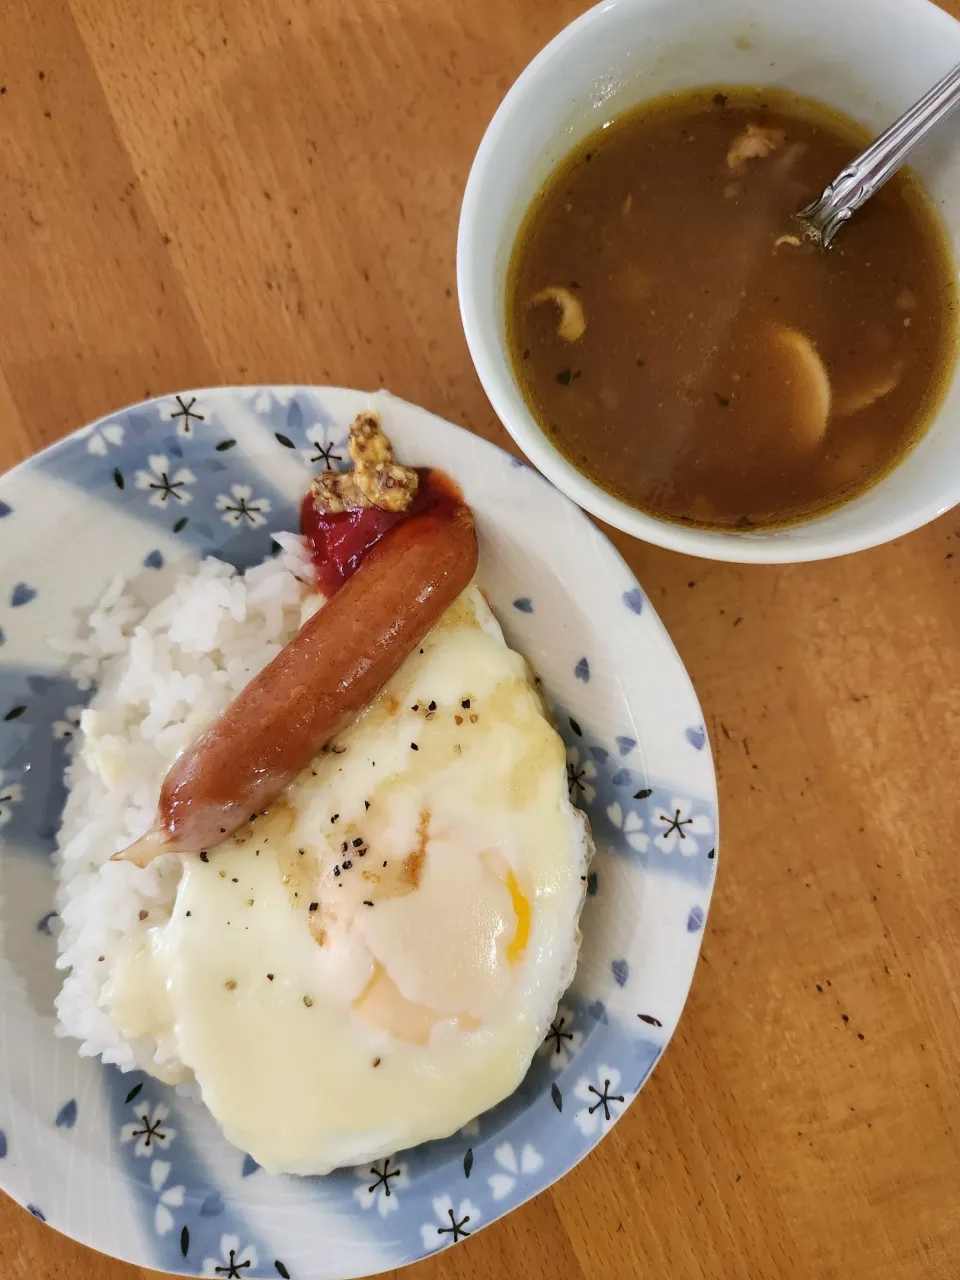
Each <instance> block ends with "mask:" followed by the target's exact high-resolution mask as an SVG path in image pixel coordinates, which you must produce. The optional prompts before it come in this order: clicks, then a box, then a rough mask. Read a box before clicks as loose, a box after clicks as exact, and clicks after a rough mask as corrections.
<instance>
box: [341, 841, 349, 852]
mask: <svg viewBox="0 0 960 1280" xmlns="http://www.w3.org/2000/svg"><path fill="white" fill-rule="evenodd" d="M349 847H350V846H349V845H348V844H347V842H346V840H344V842H343V844H342V845H341V846H340V852H341V853H346V852H347V850H348V849H349Z"/></svg>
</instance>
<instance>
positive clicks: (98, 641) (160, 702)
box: [51, 533, 319, 1070]
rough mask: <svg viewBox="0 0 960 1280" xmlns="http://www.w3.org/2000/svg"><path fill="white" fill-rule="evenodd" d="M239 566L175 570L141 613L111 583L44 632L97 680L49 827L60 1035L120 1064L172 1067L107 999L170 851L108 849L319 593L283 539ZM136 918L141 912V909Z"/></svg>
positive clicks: (75, 669)
mask: <svg viewBox="0 0 960 1280" xmlns="http://www.w3.org/2000/svg"><path fill="white" fill-rule="evenodd" d="M274 538H275V541H276V542H277V543H279V545H280V547H281V554H280V555H279V556H277V557H276V558H271V559H267V560H266V561H264V563H263V564H260V565H257V566H256V567H255V568H252V569H248V570H247V572H246V573H244V574H239V573H237V572H236V570H235V569H233V568H232V566H230V565H227V564H224V563H223V562H222V561H220V560H216V559H213V558H209V559H206V560H204V561H202V562H201V563H200V564H199V565H198V566H197V567H196V568H194V569H191V570H190V571H189V572H184V573H181V574H179V576H177V577H176V578H175V580H174V581H173V587H172V590H171V591H170V593H169V594H168V595H166V596H165V597H164V598H163V599H162V600H160V602H159V603H158V604H156V605H154V606H153V607H152V608H151V607H148V604H147V603H146V602H145V601H144V600H143V599H138V598H137V595H136V594H135V593H134V591H133V590H132V589H131V588H130V587H129V586H128V585H127V584H126V583H125V582H124V580H123V579H122V578H115V579H114V581H113V582H112V583H111V584H110V586H109V587H108V588H107V590H106V591H105V592H104V594H103V596H102V597H101V598H100V600H99V601H98V603H97V605H96V607H95V608H94V609H93V610H92V612H91V613H90V615H89V616H88V617H87V618H85V619H83V621H82V624H81V626H80V629H79V630H78V633H77V634H76V635H74V636H72V637H70V638H69V639H66V640H62V641H53V642H51V643H52V644H53V647H54V648H55V649H57V650H58V652H60V653H62V654H64V655H65V656H66V659H67V661H68V663H69V668H70V673H71V675H72V676H73V677H74V678H75V679H76V680H77V681H78V682H79V683H80V685H81V688H90V687H91V686H92V685H94V686H96V692H95V693H94V696H93V698H92V700H91V701H90V704H89V706H88V707H87V708H86V710H85V711H84V712H83V714H82V717H81V721H80V731H79V732H78V733H76V734H75V735H74V738H73V741H72V743H71V753H72V756H71V762H70V764H69V765H68V767H67V771H66V781H67V786H68V789H69V796H68V799H67V803H66V806H65V808H64V813H63V821H62V825H61V827H60V832H59V836H58V842H57V843H58V851H57V866H58V876H59V889H58V902H57V906H58V910H59V912H60V919H61V931H60V936H59V952H60V955H59V959H58V961H57V965H58V967H59V968H61V969H66V970H68V971H69V972H68V973H67V976H66V978H65V979H64V983H63V989H62V991H61V992H60V995H59V996H58V997H57V1002H56V1004H57V1011H58V1013H59V1018H60V1023H59V1026H58V1034H61V1035H69V1036H74V1037H76V1038H77V1039H78V1040H80V1041H81V1047H80V1053H81V1054H82V1055H84V1056H95V1055H100V1056H102V1057H103V1059H104V1061H106V1062H113V1063H116V1064H117V1065H118V1066H120V1067H122V1068H124V1069H125V1070H129V1069H131V1068H133V1067H142V1068H145V1069H148V1070H149V1069H151V1068H153V1069H155V1068H156V1067H157V1066H161V1067H162V1066H164V1065H166V1066H167V1067H168V1068H169V1067H171V1066H175V1061H174V1054H173V1050H172V1046H167V1045H162V1044H157V1043H156V1042H154V1041H153V1040H151V1039H147V1038H145V1039H142V1040H138V1041H134V1042H129V1041H126V1040H124V1039H123V1038H122V1037H121V1035H120V1033H119V1031H118V1030H117V1028H116V1026H115V1024H114V1022H113V1020H112V1018H111V1016H110V1013H109V1010H108V1009H107V1008H106V1001H105V996H106V990H105V989H106V988H107V984H108V979H109V975H110V972H111V970H112V969H113V967H114V963H115V961H116V958H117V956H118V955H119V954H120V952H121V951H124V950H127V949H128V948H131V947H132V948H134V949H136V948H137V947H138V946H139V945H140V943H141V942H142V941H143V940H144V939H145V938H146V934H147V930H148V929H149V928H150V927H151V926H152V925H156V924H158V923H160V922H161V921H163V920H164V919H166V918H168V916H169V911H170V907H171V905H172V903H173V900H174V897H175V895H176V889H177V882H178V880H179V875H180V864H179V860H178V859H177V858H175V857H162V858H158V859H157V860H155V861H154V862H153V863H152V864H151V865H150V866H148V867H146V868H144V869H141V868H139V867H135V866H133V865H132V864H131V863H127V862H110V861H109V859H110V855H111V854H112V853H114V852H116V851H117V850H118V849H121V848H123V847H125V846H126V845H127V844H129V843H130V842H131V841H132V840H135V839H136V838H137V837H138V836H140V835H142V834H143V832H144V831H146V830H147V829H148V828H149V827H150V826H151V824H152V822H153V818H154V814H155V811H156V805H157V798H158V795H159V791H160V785H161V783H162V781H163V778H164V776H165V774H166V772H167V770H168V768H169V767H170V764H171V763H172V762H173V760H174V758H175V756H176V755H177V754H178V753H179V752H180V751H182V750H183V748H184V747H186V746H187V745H188V744H189V743H190V742H192V741H193V739H194V738H195V737H196V736H197V735H198V734H199V733H200V732H202V731H203V730H204V729H205V728H206V727H207V726H208V725H209V724H211V723H212V721H213V720H214V719H215V718H216V717H217V715H219V713H220V712H221V711H222V710H223V709H224V707H226V706H227V705H228V703H229V702H230V701H231V700H232V699H233V698H234V697H235V696H236V694H237V693H238V692H239V691H240V690H241V689H242V688H243V686H244V685H245V684H247V682H248V681H249V680H251V679H252V678H253V676H255V675H256V674H257V672H259V671H260V670H262V668H263V667H265V666H266V665H267V663H268V662H270V661H271V659H272V658H274V657H275V656H276V654H277V653H279V651H280V649H281V648H282V646H283V645H284V644H286V642H287V641H288V640H289V639H290V638H291V636H293V635H294V634H295V632H296V631H297V629H298V627H299V626H300V625H301V621H302V620H303V618H305V617H306V616H307V615H308V614H309V613H311V612H313V611H314V609H315V608H316V606H317V604H318V603H319V597H318V596H317V595H316V593H315V592H313V591H311V590H310V587H309V585H308V584H311V583H312V577H313V575H312V570H311V567H310V561H309V556H308V554H307V552H306V550H305V548H304V546H303V543H302V542H301V539H300V538H298V537H297V536H296V535H294V534H284V533H280V534H275V535H274ZM142 912H146V915H145V916H144V917H143V918H141V913H142Z"/></svg>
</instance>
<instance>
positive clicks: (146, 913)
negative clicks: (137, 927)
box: [139, 911, 150, 920]
mask: <svg viewBox="0 0 960 1280" xmlns="http://www.w3.org/2000/svg"><path fill="white" fill-rule="evenodd" d="M149 914H150V912H149V911H141V912H139V918H140V919H141V920H146V918H147V916H148V915H149Z"/></svg>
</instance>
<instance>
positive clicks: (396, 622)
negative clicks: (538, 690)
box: [114, 502, 477, 866]
mask: <svg viewBox="0 0 960 1280" xmlns="http://www.w3.org/2000/svg"><path fill="white" fill-rule="evenodd" d="M476 567H477V537H476V530H475V528H474V521H473V515H472V513H471V511H470V509H469V507H467V506H466V505H465V504H464V503H463V502H455V503H450V504H449V505H446V506H443V505H441V506H436V507H431V508H428V509H427V510H425V511H422V512H420V513H418V514H416V515H411V516H410V517H408V518H407V519H405V520H403V521H401V523H399V524H397V525H396V526H395V527H394V528H392V529H391V530H390V531H389V532H388V533H387V534H386V535H385V536H384V537H383V538H382V539H381V540H380V541H379V542H378V543H377V544H376V546H375V547H373V549H372V550H371V551H370V552H369V553H368V554H367V555H366V557H365V558H364V560H363V562H362V563H361V565H360V567H359V569H358V570H357V571H356V573H355V574H354V575H353V576H352V577H351V578H349V579H348V581H347V582H346V583H345V584H344V585H343V586H342V587H341V588H340V590H339V591H338V592H337V593H336V595H334V596H332V597H331V599H330V600H329V601H328V602H327V603H326V604H325V605H324V607H323V608H322V609H321V610H320V611H319V612H318V613H316V614H314V616H313V617H312V618H311V619H310V620H309V621H308V622H306V623H305V624H304V625H303V626H302V627H301V628H300V630H299V631H298V632H297V634H296V635H295V636H294V638H293V639H292V640H291V641H290V642H289V644H287V645H286V646H285V647H284V648H283V649H282V650H281V652H280V653H279V654H278V655H277V656H276V658H274V660H273V662H271V663H270V664H269V666H267V667H265V668H264V670H263V671H261V673H260V674H259V675H258V676H256V677H255V679H253V680H252V681H251V682H250V684H248V685H247V687H246V688H245V689H243V690H242V692H241V693H240V694H238V696H237V697H236V698H235V699H234V701H233V702H232V703H231V704H230V706H229V707H227V709H226V710H225V711H224V712H223V713H222V714H221V715H220V717H219V718H218V719H217V720H216V721H215V722H214V724H212V725H211V727H210V728H209V729H208V730H207V731H206V733H204V734H203V735H202V736H201V737H200V738H198V739H197V741H196V742H194V743H193V744H192V745H191V746H190V747H188V748H187V749H186V750H185V751H184V752H183V753H182V754H181V755H180V756H178V758H177V759H176V760H175V761H174V763H173V765H172V766H171V768H170V771H169V773H168V774H167V776H166V778H165V779H164V783H163V786H162V788H161V791H160V802H159V805H158V808H157V817H156V821H155V823H154V825H153V827H152V828H151V830H150V831H148V832H147V834H146V835H145V836H143V837H142V838H141V839H140V840H137V841H136V842H135V843H134V844H132V845H130V846H129V848H127V849H124V850H122V851H121V852H120V853H116V854H114V858H116V859H123V860H127V861H130V862H134V863H136V864H137V865H138V866H146V864H147V863H148V862H150V861H151V860H152V859H153V858H155V857H158V856H159V855H160V854H162V853H186V852H192V853H199V852H202V851H206V850H208V849H212V848H214V847H215V846H216V845H218V844H219V843H220V842H221V841H223V840H225V839H226V838H227V836H229V835H230V834H231V833H232V832H234V831H236V830H237V828H238V827H240V826H241V825H242V824H243V822H245V821H246V820H247V819H248V818H249V817H250V815H251V814H252V813H255V812H257V811H258V810H260V809H263V808H264V807H266V806H267V805H269V804H270V803H271V802H272V801H273V800H275V799H276V798H277V796H279V795H280V793H281V792H282V791H283V790H284V788H285V787H286V786H287V785H288V784H289V783H290V782H292V780H293V779H294V778H295V777H296V776H297V774H298V773H299V772H300V770H301V769H303V768H305V767H306V765H307V764H309V762H310V761H311V760H312V759H313V758H314V756H315V755H316V754H317V753H318V752H319V751H320V750H321V748H322V747H323V746H324V744H325V743H327V742H329V741H330V739H331V738H332V737H333V736H334V734H336V733H337V731H338V730H340V729H342V728H343V727H344V726H345V725H346V724H349V723H350V721H352V720H353V719H355V718H356V716H357V715H359V713H360V712H361V711H362V710H363V709H364V707H366V706H367V705H368V704H369V703H370V702H372V701H373V699H374V698H375V697H376V695H377V694H378V693H379V691H380V689H381V688H382V687H383V685H384V684H385V683H386V681H387V680H389V679H390V677H391V676H392V675H393V674H394V672H395V671H396V670H397V669H398V667H399V666H400V664H401V663H402V662H403V660H404V658H406V657H407V655H408V654H409V653H411V652H412V650H413V649H414V648H415V647H416V646H417V645H418V644H419V643H420V641H421V640H422V639H423V637H424V636H425V635H426V634H427V632H428V631H429V630H430V628H431V627H432V626H433V625H434V623H435V622H436V621H437V620H438V619H439V617H440V615H441V614H442V613H443V611H444V610H445V609H446V608H447V607H448V606H449V605H450V604H452V603H453V601H454V600H455V599H456V597H457V596H458V595H459V594H460V592H461V591H463V589H464V588H465V587H466V586H467V585H468V583H469V582H470V579H471V578H472V577H473V575H474V572H475V571H476Z"/></svg>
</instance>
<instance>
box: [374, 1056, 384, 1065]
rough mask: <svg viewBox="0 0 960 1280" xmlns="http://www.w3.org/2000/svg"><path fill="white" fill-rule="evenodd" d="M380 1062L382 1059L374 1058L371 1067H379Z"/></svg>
mask: <svg viewBox="0 0 960 1280" xmlns="http://www.w3.org/2000/svg"><path fill="white" fill-rule="evenodd" d="M382 1061H383V1059H382V1058H374V1060H373V1065H374V1066H375V1067H379V1065H380V1063H381V1062H382Z"/></svg>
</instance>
